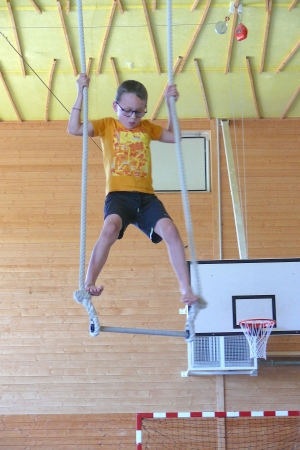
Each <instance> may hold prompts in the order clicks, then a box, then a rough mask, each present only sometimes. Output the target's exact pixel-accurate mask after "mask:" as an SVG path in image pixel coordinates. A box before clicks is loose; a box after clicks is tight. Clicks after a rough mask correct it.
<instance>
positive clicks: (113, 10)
mask: <svg viewBox="0 0 300 450" xmlns="http://www.w3.org/2000/svg"><path fill="white" fill-rule="evenodd" d="M116 6H117V0H113V4H112V8H111V11H110V15H109V18H108V24H107V27H106V32H105V35H104V39H103V43H102V48H101V53H100V57H99V62H98V67H97V70H96V75H99V74H100V73H101V68H102V62H103V57H104V53H105V49H106V44H107V39H108V36H109V33H110V29H111V25H112V21H113V18H114V14H115V11H116Z"/></svg>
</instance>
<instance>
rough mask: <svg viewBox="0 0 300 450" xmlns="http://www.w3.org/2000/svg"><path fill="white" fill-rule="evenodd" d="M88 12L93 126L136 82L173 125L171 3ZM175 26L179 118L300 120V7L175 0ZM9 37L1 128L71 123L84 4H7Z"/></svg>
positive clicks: (252, 0)
mask: <svg viewBox="0 0 300 450" xmlns="http://www.w3.org/2000/svg"><path fill="white" fill-rule="evenodd" d="M239 3H240V4H242V7H240V10H239V9H238V6H239ZM82 4H83V6H82V7H83V23H84V36H85V57H86V67H87V70H88V71H89V75H90V77H91V84H90V89H89V117H90V118H91V119H92V118H96V117H103V116H106V115H110V114H111V113H112V109H111V104H112V101H113V100H114V95H115V90H116V88H117V85H118V84H119V83H120V82H122V81H124V80H126V79H137V80H139V81H141V82H142V83H144V84H145V85H146V87H147V89H148V92H149V102H148V115H147V117H148V118H157V119H164V118H166V107H165V105H164V103H163V102H162V103H161V100H162V93H163V91H164V88H165V86H166V83H167V80H168V51H167V26H166V23H167V8H166V0H115V1H113V0H83V1H82ZM239 11H240V14H239ZM226 16H228V17H229V18H230V20H228V21H226V24H227V32H226V33H224V34H218V33H217V32H216V31H215V28H216V24H217V23H218V22H225V17H226ZM172 18H173V27H172V29H173V58H172V67H173V70H174V82H175V83H176V84H177V85H178V89H179V92H180V99H179V101H178V103H177V112H178V115H179V117H180V118H183V119H193V118H211V119H213V118H216V117H218V118H224V119H225V118H281V119H284V118H297V117H300V94H298V91H299V90H300V77H299V69H300V50H299V47H300V1H298V3H297V0H294V1H293V0H273V1H272V0H244V1H243V2H242V1H240V2H239V1H238V0H236V1H235V4H233V6H232V5H231V2H230V1H228V2H225V1H224V0H198V1H197V0H196V1H194V0H173V6H172ZM239 22H242V23H243V24H244V25H245V26H246V27H247V29H248V37H247V38H246V39H245V40H242V41H237V40H236V38H235V29H236V27H237V25H238V23H239ZM0 33H1V34H0V78H1V80H0V98H1V102H0V121H3V122H7V121H40V120H42V121H44V120H46V121H51V120H67V119H68V117H69V112H68V111H70V109H71V108H72V105H73V103H74V100H75V98H76V94H77V87H76V79H77V76H78V73H80V71H81V60H80V45H79V37H78V15H77V2H76V0H61V1H56V0H11V1H8V0H0ZM49 89H50V90H51V92H50V90H49Z"/></svg>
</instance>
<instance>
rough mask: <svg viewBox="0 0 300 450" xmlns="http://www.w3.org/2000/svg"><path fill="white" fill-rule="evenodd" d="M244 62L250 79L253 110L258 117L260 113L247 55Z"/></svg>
mask: <svg viewBox="0 0 300 450" xmlns="http://www.w3.org/2000/svg"><path fill="white" fill-rule="evenodd" d="M246 64H247V70H248V74H249V79H250V85H251V91H252V96H253V101H254V106H255V110H256V116H257V118H258V119H260V113H259V109H258V103H257V98H256V93H255V87H254V82H253V76H252V72H251V66H250V58H249V56H246Z"/></svg>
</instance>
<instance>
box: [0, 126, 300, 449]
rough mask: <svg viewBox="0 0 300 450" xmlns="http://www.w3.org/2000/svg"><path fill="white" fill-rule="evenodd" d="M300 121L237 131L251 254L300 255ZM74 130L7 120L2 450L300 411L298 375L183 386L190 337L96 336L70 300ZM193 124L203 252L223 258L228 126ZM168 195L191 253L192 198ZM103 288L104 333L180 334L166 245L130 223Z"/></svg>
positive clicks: (94, 156)
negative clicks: (216, 413)
mask: <svg viewBox="0 0 300 450" xmlns="http://www.w3.org/2000/svg"><path fill="white" fill-rule="evenodd" d="M299 125H300V121H298V120H282V121H279V120H278V121H271V120H270V121H269V120H263V121H257V120H250V121H244V127H242V123H241V122H239V121H236V122H235V124H234V126H233V124H231V125H230V128H231V131H232V142H233V146H235V142H236V146H237V147H238V158H237V159H238V164H239V165H240V172H241V175H240V180H241V183H242V187H243V188H245V187H246V194H247V195H246V198H247V208H246V211H247V229H248V247H249V258H271V257H272V258H277V257H299V253H300V238H299V217H300V202H299V195H300V189H299V186H300V185H299V181H298V180H299V166H300V153H299ZM66 126H67V124H66V123H62V122H47V123H46V122H45V123H0V147H1V156H0V158H1V159H0V161H1V180H2V182H1V187H0V199H1V202H0V210H1V215H0V218H1V231H0V233H1V238H0V250H1V252H0V258H1V264H0V271H1V284H0V308H1V313H0V323H1V333H0V339H1V341H0V346H1V350H0V392H1V396H0V414H1V416H0V418H1V423H0V426H1V430H2V431H1V439H0V449H1V448H3V449H4V448H5V449H6V450H10V449H17V448H32V449H35V448H36V449H37V448H43V449H48V448H49V449H50V448H51V449H53V448H55V449H58V450H60V449H62V448H67V447H66V445H68V449H72V448H74V449H75V448H77V449H78V448H80V449H89V450H93V449H94V448H98V447H99V445H101V446H103V448H107V449H111V450H114V449H123V448H124V449H129V448H134V440H135V431H134V417H135V413H136V412H142V411H150V412H151V411H192V410H194V411H195V410H198V411H199V410H200V411H201V410H206V411H207V410H208V411H211V410H220V409H231V410H232V409H236V410H240V409H243V410H245V409H246V410H247V409H256V410H257V409H280V410H285V409H298V408H299V394H298V392H299V390H298V389H297V388H298V386H299V375H300V368H299V366H284V367H278V366H277V367H268V366H264V367H262V368H260V370H259V376H258V377H249V376H226V377H222V376H217V377H215V376H211V377H210V376H208V377H189V378H181V377H180V372H181V371H182V370H186V368H187V351H186V344H185V342H183V341H182V340H181V339H178V338H168V337H167V338H166V337H158V336H137V335H122V334H120V335H119V334H111V333H102V334H100V336H99V337H97V338H90V337H89V334H88V317H87V313H86V311H85V310H84V308H82V307H81V306H80V305H77V304H76V302H75V301H74V300H73V291H75V290H76V289H78V271H79V231H80V202H81V151H82V143H81V139H80V138H75V137H73V136H69V135H68V134H67V132H66ZM182 128H183V129H186V130H192V129H197V130H211V137H212V138H211V149H212V155H211V161H212V192H211V193H193V194H191V195H190V206H191V213H192V218H193V227H194V235H195V236H194V238H195V244H196V253H197V257H198V258H199V259H218V258H219V257H220V248H219V246H220V241H219V223H220V222H219V217H218V214H219V208H218V201H219V198H218V170H217V162H218V156H217V146H216V142H217V132H218V131H220V132H221V130H216V122H215V121H211V122H209V121H186V122H183V123H182ZM243 136H244V139H243ZM220 137H221V135H220ZM220 141H221V146H220V147H221V198H220V201H221V215H222V217H221V220H222V257H223V258H224V259H232V258H238V250H237V244H236V237H235V230H234V221H233V212H232V206H231V198H230V192H229V186H228V179H227V172H226V164H225V157H224V152H223V147H222V139H220ZM95 142H96V143H95ZM95 142H93V141H92V140H90V143H89V174H88V176H89V183H88V207H87V261H86V262H88V259H89V255H90V252H91V249H92V247H93V245H94V243H95V241H96V239H97V236H98V234H99V231H100V229H101V226H102V220H103V219H102V206H103V201H104V176H103V168H102V157H101V151H100V149H99V147H98V146H97V145H98V144H99V143H98V141H97V140H95ZM174 157H175V156H174ZM243 158H245V162H244V161H243ZM244 168H245V169H246V176H245V177H244V176H243V170H244ZM159 197H160V198H161V199H162V200H163V202H164V203H165V205H166V207H167V209H168V211H169V213H170V214H171V216H172V217H173V219H174V221H175V222H176V224H177V226H178V228H179V230H180V232H181V234H182V237H183V241H184V244H185V245H187V238H186V233H185V223H184V217H183V212H182V205H181V195H180V194H175V193H172V194H160V195H159ZM188 257H189V254H188V249H187V258H188ZM101 282H102V283H103V284H104V286H105V291H104V293H103V295H102V296H101V298H98V299H95V302H94V304H95V307H96V309H97V311H98V314H99V316H100V321H101V323H102V324H103V325H107V326H122V327H139V328H155V329H172V330H183V328H184V316H182V315H179V314H178V310H179V308H180V307H181V304H180V301H179V299H180V295H179V292H178V285H177V281H176V278H175V276H174V274H173V271H172V269H171V267H170V264H169V262H168V255H167V251H166V248H165V245H164V243H161V244H158V245H153V244H151V243H150V242H149V241H148V239H147V238H146V237H145V236H144V235H142V234H141V233H139V232H138V231H136V230H135V228H133V227H129V228H128V230H127V232H126V234H125V237H124V238H123V240H122V241H118V242H117V243H116V244H115V246H114V247H113V249H112V251H111V254H110V257H109V260H108V263H107V265H106V266H105V269H104V271H103V273H102V277H101ZM208 301H209V299H208ZM268 349H269V350H270V351H271V352H276V351H279V350H278V349H280V351H282V352H286V351H289V352H293V353H294V354H299V352H300V342H299V339H298V337H297V336H296V337H291V336H289V337H280V338H278V337H276V339H275V338H272V340H271V341H270V346H269V348H268ZM129 442H132V444H129ZM54 444H55V445H54ZM22 446H23V447H22Z"/></svg>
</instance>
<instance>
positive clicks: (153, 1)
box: [152, 0, 156, 12]
mask: <svg viewBox="0 0 300 450" xmlns="http://www.w3.org/2000/svg"><path fill="white" fill-rule="evenodd" d="M155 11H156V0H152V12H155Z"/></svg>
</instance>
